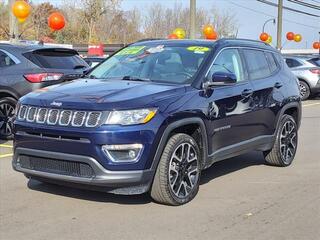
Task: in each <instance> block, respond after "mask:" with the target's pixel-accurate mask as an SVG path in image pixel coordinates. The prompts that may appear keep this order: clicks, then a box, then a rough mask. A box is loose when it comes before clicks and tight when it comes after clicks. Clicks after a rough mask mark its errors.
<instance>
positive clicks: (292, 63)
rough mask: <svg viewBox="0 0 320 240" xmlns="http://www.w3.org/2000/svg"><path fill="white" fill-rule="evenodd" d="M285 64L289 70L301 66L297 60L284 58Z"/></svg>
mask: <svg viewBox="0 0 320 240" xmlns="http://www.w3.org/2000/svg"><path fill="white" fill-rule="evenodd" d="M286 63H287V65H288V67H289V68H294V67H299V66H302V64H301V63H300V62H298V61H297V60H295V59H292V58H286Z"/></svg>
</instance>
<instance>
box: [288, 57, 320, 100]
mask: <svg viewBox="0 0 320 240" xmlns="http://www.w3.org/2000/svg"><path fill="white" fill-rule="evenodd" d="M284 58H285V61H286V63H287V65H288V67H289V68H290V69H291V71H292V72H293V74H294V75H295V76H296V77H297V78H298V80H299V85H300V94H301V99H302V100H306V99H308V98H309V97H310V96H313V95H316V94H319V93H320V57H319V56H315V55H310V56H284Z"/></svg>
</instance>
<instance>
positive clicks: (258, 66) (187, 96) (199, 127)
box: [13, 39, 301, 205]
mask: <svg viewBox="0 0 320 240" xmlns="http://www.w3.org/2000/svg"><path fill="white" fill-rule="evenodd" d="M18 105H19V106H18V109H17V115H16V120H15V140H14V159H13V168H14V169H15V170H16V171H19V172H22V173H24V174H25V175H26V176H27V177H28V178H32V179H37V180H40V181H44V182H54V183H57V184H66V185H71V186H76V187H86V188H89V189H95V190H96V189H97V190H103V191H107V192H111V193H116V194H141V193H145V192H149V193H150V194H151V196H152V198H153V199H154V200H155V201H157V202H159V203H163V204H168V205H181V204H184V203H187V202H189V201H190V200H192V199H193V198H194V197H195V195H196V194H197V192H198V189H199V181H200V175H201V171H202V170H203V169H206V168H208V167H210V166H211V165H212V164H213V163H215V162H217V161H220V160H223V159H226V158H230V157H233V156H236V155H240V154H243V153H246V152H248V151H253V150H258V151H262V152H263V153H264V156H265V159H266V162H267V163H268V164H270V165H275V166H288V165H290V164H291V162H292V161H293V158H294V156H295V153H296V150H297V143H298V128H299V125H300V119H301V102H300V93H299V86H298V82H297V79H296V78H295V77H294V76H293V74H292V73H291V72H290V70H289V69H288V67H287V66H286V64H285V63H284V61H283V59H282V57H281V55H280V53H279V52H278V51H276V50H275V49H274V48H272V47H271V46H269V45H267V44H265V43H262V42H256V41H250V40H239V39H221V40H218V41H216V42H213V41H206V40H153V41H152V40H149V41H140V42H137V43H134V44H131V45H129V46H127V47H125V48H123V49H121V50H120V51H118V52H116V53H115V54H114V55H113V56H111V57H110V58H108V59H107V60H106V61H104V62H103V63H102V64H100V65H99V66H98V67H97V68H95V69H93V71H92V72H91V73H89V74H88V75H87V76H85V77H84V78H83V79H78V80H74V81H72V82H65V83H62V84H59V85H54V86H51V87H47V88H43V89H40V90H38V91H35V92H33V93H30V94H28V95H26V96H24V97H22V98H21V99H20V101H19V104H18Z"/></svg>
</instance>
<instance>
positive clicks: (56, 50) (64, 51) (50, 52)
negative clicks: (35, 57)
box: [29, 47, 79, 55]
mask: <svg viewBox="0 0 320 240" xmlns="http://www.w3.org/2000/svg"><path fill="white" fill-rule="evenodd" d="M29 53H34V54H40V55H54V54H66V55H79V53H78V52H77V51H76V50H74V49H70V48H56V47H55V48H53V47H43V48H38V49H34V50H31V51H29Z"/></svg>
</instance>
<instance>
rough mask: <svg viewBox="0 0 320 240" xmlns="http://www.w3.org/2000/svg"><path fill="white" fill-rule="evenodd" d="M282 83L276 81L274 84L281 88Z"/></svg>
mask: <svg viewBox="0 0 320 240" xmlns="http://www.w3.org/2000/svg"><path fill="white" fill-rule="evenodd" d="M282 85H283V84H282V83H281V82H276V83H275V84H274V87H275V88H277V89H278V88H281V87H282Z"/></svg>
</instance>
